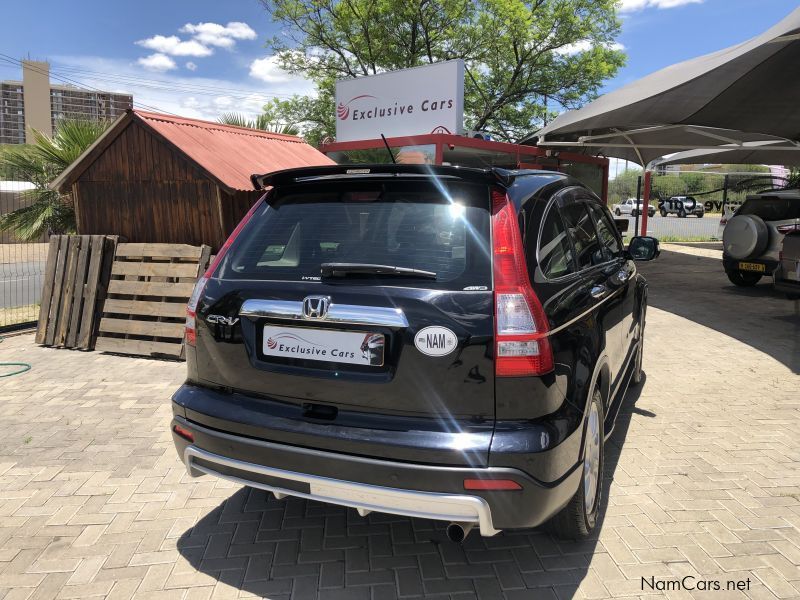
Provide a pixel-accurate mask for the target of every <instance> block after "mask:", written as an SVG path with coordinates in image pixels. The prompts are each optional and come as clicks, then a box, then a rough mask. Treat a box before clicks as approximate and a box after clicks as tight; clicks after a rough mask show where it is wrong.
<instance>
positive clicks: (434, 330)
mask: <svg viewBox="0 0 800 600" xmlns="http://www.w3.org/2000/svg"><path fill="white" fill-rule="evenodd" d="M414 345H415V346H416V347H417V350H419V351H420V352H422V353H423V354H427V355H428V356H446V355H448V354H450V353H451V352H452V351H453V350H455V349H456V346H458V338H457V337H456V334H455V333H453V332H452V331H451V330H449V329H448V328H447V327H439V326H438V325H434V326H432V327H425V328H424V329H420V330H419V331H418V332H417V334H416V335H415V336H414Z"/></svg>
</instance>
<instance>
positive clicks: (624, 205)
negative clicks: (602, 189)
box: [611, 198, 656, 217]
mask: <svg viewBox="0 0 800 600" xmlns="http://www.w3.org/2000/svg"><path fill="white" fill-rule="evenodd" d="M611 210H612V211H613V212H614V214H615V215H617V216H618V217H621V216H622V215H630V216H632V217H635V216H636V215H637V214H638V215H640V214H642V201H641V200H639V201H638V202H637V200H636V198H628V199H627V200H623V201H622V202H620V203H619V204H615V205H614V206H613V207H612V208H611ZM655 214H656V209H655V207H653V206H648V207H647V216H648V217H652V216H654V215H655Z"/></svg>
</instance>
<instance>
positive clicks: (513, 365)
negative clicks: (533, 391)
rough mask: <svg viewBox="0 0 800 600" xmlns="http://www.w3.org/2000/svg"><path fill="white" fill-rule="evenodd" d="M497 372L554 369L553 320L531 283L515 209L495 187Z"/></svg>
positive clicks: (503, 374) (514, 373) (519, 373)
mask: <svg viewBox="0 0 800 600" xmlns="http://www.w3.org/2000/svg"><path fill="white" fill-rule="evenodd" d="M492 238H493V244H494V260H493V266H494V298H495V327H496V331H495V363H494V364H495V375H496V376H497V377H524V376H533V375H544V374H545V373H549V372H550V371H552V370H553V351H552V349H551V347H550V340H549V339H548V337H547V334H548V332H549V325H548V321H547V317H546V315H545V313H544V308H543V307H542V303H541V302H539V298H538V297H537V296H536V293H535V292H534V291H533V287H531V282H530V279H529V277H528V267H527V265H526V260H525V248H524V246H523V244H522V236H521V235H520V232H519V225H518V223H517V214H516V211H515V210H514V206H513V204H512V203H511V200H509V198H508V196H507V195H506V194H505V192H504V191H502V190H500V189H495V190H493V191H492Z"/></svg>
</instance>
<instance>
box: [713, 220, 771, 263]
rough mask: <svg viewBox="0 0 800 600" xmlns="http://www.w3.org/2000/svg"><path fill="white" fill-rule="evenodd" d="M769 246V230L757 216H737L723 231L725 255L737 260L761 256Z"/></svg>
mask: <svg viewBox="0 0 800 600" xmlns="http://www.w3.org/2000/svg"><path fill="white" fill-rule="evenodd" d="M768 244H769V228H768V227H767V224H766V223H764V220H763V219H762V218H761V217H759V216H756V215H736V216H734V217H733V218H731V219H729V220H728V223H727V224H726V225H725V229H724V230H723V231H722V248H723V250H724V251H725V254H727V255H728V256H730V257H731V258H735V259H737V260H746V259H748V258H755V257H757V256H761V254H762V253H763V252H764V250H766V249H767V245H768Z"/></svg>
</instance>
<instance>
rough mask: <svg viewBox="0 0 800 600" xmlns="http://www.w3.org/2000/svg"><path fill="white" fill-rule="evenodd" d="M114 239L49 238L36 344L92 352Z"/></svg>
mask: <svg viewBox="0 0 800 600" xmlns="http://www.w3.org/2000/svg"><path fill="white" fill-rule="evenodd" d="M116 240H117V238H116V236H106V235H54V236H51V237H50V246H49V248H48V252H47V263H46V266H45V272H44V282H43V286H42V300H41V302H42V304H41V307H40V309H39V323H38V326H37V329H36V343H37V344H42V345H44V346H60V347H63V348H78V349H81V350H91V349H93V348H94V343H95V338H96V324H97V319H98V315H99V312H98V304H99V303H101V302H102V299H103V298H104V297H105V285H104V282H105V281H108V273H109V271H110V267H111V261H112V258H113V256H114V246H115V245H116Z"/></svg>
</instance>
